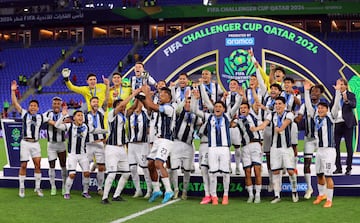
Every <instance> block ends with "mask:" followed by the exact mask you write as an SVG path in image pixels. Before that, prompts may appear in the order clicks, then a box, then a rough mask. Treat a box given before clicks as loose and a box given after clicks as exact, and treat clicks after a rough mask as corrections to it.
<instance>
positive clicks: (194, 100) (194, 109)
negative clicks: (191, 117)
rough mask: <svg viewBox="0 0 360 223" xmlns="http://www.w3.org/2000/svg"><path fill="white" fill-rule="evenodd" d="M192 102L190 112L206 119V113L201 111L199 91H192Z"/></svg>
mask: <svg viewBox="0 0 360 223" xmlns="http://www.w3.org/2000/svg"><path fill="white" fill-rule="evenodd" d="M192 92H193V93H192V96H191V101H190V112H193V113H194V114H195V115H196V116H198V117H200V118H204V117H205V115H204V112H203V111H201V110H200V109H199V99H200V94H199V90H196V89H194V90H193V91H192Z"/></svg>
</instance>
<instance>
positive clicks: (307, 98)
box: [304, 80, 316, 117]
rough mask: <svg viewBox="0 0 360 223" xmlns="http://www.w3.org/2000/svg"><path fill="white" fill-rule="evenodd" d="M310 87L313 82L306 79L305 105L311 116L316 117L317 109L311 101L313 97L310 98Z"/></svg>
mask: <svg viewBox="0 0 360 223" xmlns="http://www.w3.org/2000/svg"><path fill="white" fill-rule="evenodd" d="M310 88H311V83H310V81H308V80H305V82H304V99H305V107H306V110H307V111H308V113H309V114H310V116H311V117H314V115H315V112H316V111H315V109H314V108H313V106H312V103H311V98H310Z"/></svg>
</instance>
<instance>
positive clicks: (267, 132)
mask: <svg viewBox="0 0 360 223" xmlns="http://www.w3.org/2000/svg"><path fill="white" fill-rule="evenodd" d="M271 141H272V130H271V127H270V126H266V127H265V129H264V144H263V148H264V153H269V152H270V148H271Z"/></svg>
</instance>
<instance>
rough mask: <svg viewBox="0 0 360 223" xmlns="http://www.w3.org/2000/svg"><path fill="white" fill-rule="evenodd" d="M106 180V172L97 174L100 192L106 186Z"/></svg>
mask: <svg viewBox="0 0 360 223" xmlns="http://www.w3.org/2000/svg"><path fill="white" fill-rule="evenodd" d="M104 178H105V173H104V171H98V172H97V174H96V180H97V183H98V186H97V189H98V190H100V189H102V187H103V184H104Z"/></svg>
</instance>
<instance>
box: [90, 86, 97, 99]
mask: <svg viewBox="0 0 360 223" xmlns="http://www.w3.org/2000/svg"><path fill="white" fill-rule="evenodd" d="M90 94H91V96H92V97H96V87H95V88H94V92H92V90H91V89H90Z"/></svg>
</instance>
